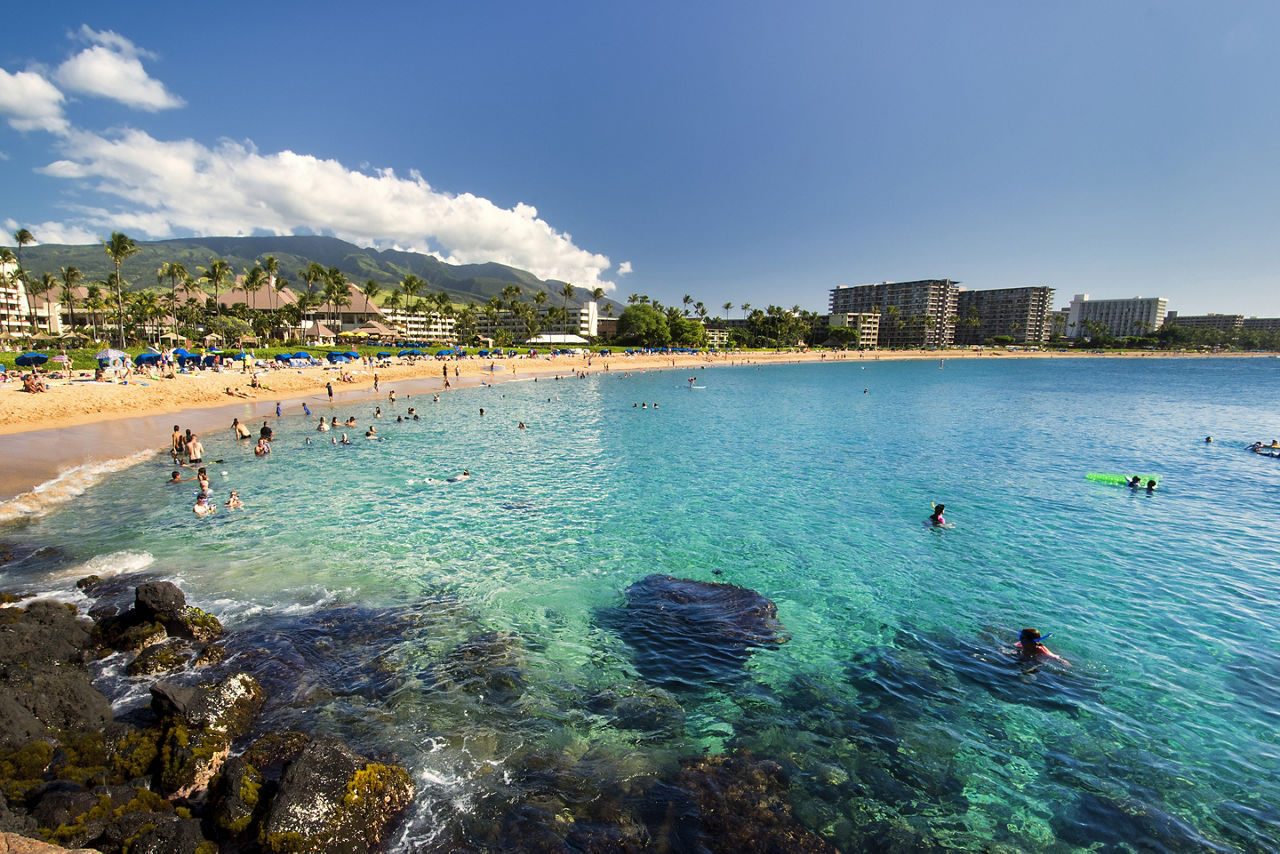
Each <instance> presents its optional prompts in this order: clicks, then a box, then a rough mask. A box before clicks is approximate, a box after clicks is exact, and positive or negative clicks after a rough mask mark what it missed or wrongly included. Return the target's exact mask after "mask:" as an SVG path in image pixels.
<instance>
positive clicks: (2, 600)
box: [0, 593, 22, 605]
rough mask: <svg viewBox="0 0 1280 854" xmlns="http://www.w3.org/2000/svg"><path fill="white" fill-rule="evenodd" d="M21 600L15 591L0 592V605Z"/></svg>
mask: <svg viewBox="0 0 1280 854" xmlns="http://www.w3.org/2000/svg"><path fill="white" fill-rule="evenodd" d="M21 601H22V597H21V596H19V595H17V594H16V593H0V605H13V604H15V603H18V602H21Z"/></svg>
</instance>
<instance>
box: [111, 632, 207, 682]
mask: <svg viewBox="0 0 1280 854" xmlns="http://www.w3.org/2000/svg"><path fill="white" fill-rule="evenodd" d="M190 660H191V654H190V650H189V649H188V647H187V644H186V641H183V640H176V639H175V640H168V641H166V642H164V643H162V644H156V645H154V646H149V647H147V648H146V649H144V650H142V652H140V653H138V657H137V658H135V659H134V660H133V661H131V662H129V666H128V667H126V668H125V672H126V673H127V674H128V675H130V676H154V675H155V674H157V673H172V672H173V671H175V670H181V669H183V668H184V667H186V666H187V662H188V661H190Z"/></svg>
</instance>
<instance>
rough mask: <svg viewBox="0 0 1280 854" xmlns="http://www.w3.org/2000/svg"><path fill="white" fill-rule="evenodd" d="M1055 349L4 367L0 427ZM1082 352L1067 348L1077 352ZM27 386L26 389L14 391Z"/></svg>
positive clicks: (0, 430)
mask: <svg viewBox="0 0 1280 854" xmlns="http://www.w3.org/2000/svg"><path fill="white" fill-rule="evenodd" d="M1060 355H1062V354H1054V353H1045V352H1033V351H1019V352H1017V353H1006V352H1004V351H1000V350H948V351H938V350H905V351H830V350H780V351H747V352H695V353H687V352H685V353H661V352H640V351H637V352H634V353H625V352H616V351H615V352H613V353H610V354H608V355H600V354H595V353H591V352H587V351H581V352H575V353H570V354H555V355H552V354H538V355H536V356H535V355H529V354H522V355H519V356H504V357H501V358H490V357H480V356H463V357H460V358H458V357H449V358H447V359H446V360H443V361H442V360H440V359H437V358H434V357H426V358H414V357H408V358H398V357H396V358H391V359H376V358H374V357H362V358H360V359H357V360H353V361H351V362H347V363H339V364H336V365H329V364H325V363H318V362H317V363H314V364H310V365H305V366H304V365H303V363H301V362H300V361H287V362H281V361H279V360H275V359H272V360H263V361H259V360H247V361H246V360H239V359H229V360H226V361H221V360H219V361H218V362H216V363H215V364H213V365H210V366H207V367H205V366H200V367H191V366H188V367H187V368H185V369H182V368H180V367H179V366H178V365H177V364H175V363H168V364H166V363H165V362H163V361H161V362H160V363H158V364H155V365H151V366H148V367H145V368H126V367H124V366H121V367H120V368H118V369H116V370H111V369H108V370H105V371H104V370H96V371H68V370H66V369H64V368H62V367H61V366H60V365H54V366H52V367H53V368H54V369H53V370H49V371H40V370H38V369H37V370H32V369H28V370H9V371H6V372H3V374H0V434H5V433H19V432H23V431H27V430H43V429H48V428H50V427H61V426H68V425H73V424H88V423H93V422H97V421H105V420H110V419H116V418H126V417H135V416H139V415H144V414H152V415H156V414H164V413H176V412H182V411H185V410H188V409H200V408H207V407H214V406H219V405H222V404H225V403H227V402H229V401H230V400H237V399H248V400H264V401H272V400H275V399H285V400H287V399H291V398H296V397H303V396H306V395H308V394H312V393H314V392H315V391H316V390H317V389H323V388H324V386H325V384H326V383H338V384H340V388H342V389H344V390H347V391H351V390H366V389H369V390H371V389H372V387H373V385H374V380H375V375H376V376H377V377H378V379H379V380H380V381H381V382H382V383H388V382H391V383H394V382H404V381H409V380H418V379H430V378H438V377H440V376H441V370H442V367H446V366H447V370H448V372H449V373H450V374H451V377H452V378H453V379H454V380H455V381H461V382H463V383H467V382H472V383H475V382H479V381H482V380H483V381H485V382H503V381H509V380H513V379H515V380H518V379H528V378H532V377H534V376H546V375H551V374H555V373H566V374H568V373H573V372H576V371H590V370H596V369H599V367H602V366H603V364H604V363H609V364H611V365H613V366H614V367H615V368H616V367H625V369H627V370H655V369H662V368H676V369H679V368H681V367H682V366H690V365H698V364H702V365H705V364H718V365H731V364H747V363H750V364H776V363H785V362H819V361H833V362H836V361H844V360H850V359H855V360H856V359H865V360H879V359H940V358H945V359H958V358H991V357H995V356H1001V357H1003V358H1046V357H1050V356H1060ZM1082 356H1087V354H1071V355H1070V356H1069V357H1070V358H1079V357H1082ZM21 392H27V393H21Z"/></svg>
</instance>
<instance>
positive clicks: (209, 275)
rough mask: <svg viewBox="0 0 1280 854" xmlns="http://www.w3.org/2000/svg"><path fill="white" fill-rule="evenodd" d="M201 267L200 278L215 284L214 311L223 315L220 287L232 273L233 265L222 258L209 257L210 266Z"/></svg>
mask: <svg viewBox="0 0 1280 854" xmlns="http://www.w3.org/2000/svg"><path fill="white" fill-rule="evenodd" d="M200 269H201V276H200V278H202V279H204V280H205V281H206V282H209V283H210V284H212V285H213V305H214V312H215V313H216V314H217V315H218V316H219V317H221V316H222V303H220V302H218V288H219V287H220V286H221V285H222V282H223V281H224V280H225V279H226V278H227V276H228V275H230V273H231V265H230V264H228V263H227V262H226V261H223V260H222V259H221V258H211V259H209V266H208V267H201V268H200Z"/></svg>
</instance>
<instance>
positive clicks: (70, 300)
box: [61, 267, 84, 329]
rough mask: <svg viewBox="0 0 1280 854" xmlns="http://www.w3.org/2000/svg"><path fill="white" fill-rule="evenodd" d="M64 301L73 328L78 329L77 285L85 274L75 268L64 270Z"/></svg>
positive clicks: (64, 268) (65, 268)
mask: <svg viewBox="0 0 1280 854" xmlns="http://www.w3.org/2000/svg"><path fill="white" fill-rule="evenodd" d="M61 272H62V294H61V296H62V301H63V302H65V303H66V304H67V311H68V312H69V313H70V316H71V318H70V323H71V328H72V329H75V328H76V290H75V289H76V285H78V284H80V280H81V279H83V278H84V274H83V273H81V272H80V271H79V270H77V269H76V268H75V267H63V268H62V271H61Z"/></svg>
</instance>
